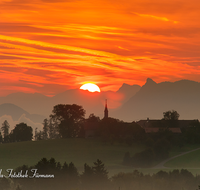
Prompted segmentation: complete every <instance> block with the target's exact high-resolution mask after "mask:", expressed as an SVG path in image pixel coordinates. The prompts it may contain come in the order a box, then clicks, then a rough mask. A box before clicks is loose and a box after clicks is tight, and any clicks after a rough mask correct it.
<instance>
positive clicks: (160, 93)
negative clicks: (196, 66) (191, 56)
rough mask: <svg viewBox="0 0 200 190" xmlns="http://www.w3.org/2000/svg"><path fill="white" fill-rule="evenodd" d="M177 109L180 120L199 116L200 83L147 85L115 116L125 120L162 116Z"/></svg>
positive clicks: (188, 81)
mask: <svg viewBox="0 0 200 190" xmlns="http://www.w3.org/2000/svg"><path fill="white" fill-rule="evenodd" d="M168 110H176V111H177V112H178V113H179V114H180V118H181V119H183V118H184V119H198V118H200V83H198V82H195V81H190V80H180V81H176V82H161V83H156V82H155V81H153V80H152V79H149V78H148V79H147V81H146V83H145V85H143V86H142V87H141V88H140V90H139V91H138V92H137V93H136V94H135V95H134V96H133V97H132V98H130V99H129V100H128V101H127V102H126V103H125V104H124V105H123V106H122V107H121V109H120V110H119V111H118V112H115V113H114V116H115V117H117V118H119V119H123V120H125V121H133V120H140V119H146V118H147V117H148V118H152V119H161V118H162V117H163V112H165V111H168Z"/></svg>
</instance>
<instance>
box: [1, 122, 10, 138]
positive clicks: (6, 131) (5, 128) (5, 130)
mask: <svg viewBox="0 0 200 190" xmlns="http://www.w3.org/2000/svg"><path fill="white" fill-rule="evenodd" d="M9 128H10V125H9V123H8V121H7V120H5V121H4V122H3V123H2V127H1V130H2V132H3V138H4V139H5V137H6V136H8V135H9Z"/></svg>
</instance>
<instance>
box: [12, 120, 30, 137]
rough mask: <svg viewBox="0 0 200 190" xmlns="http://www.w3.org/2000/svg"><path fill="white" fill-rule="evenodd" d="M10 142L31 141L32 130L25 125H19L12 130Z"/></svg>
mask: <svg viewBox="0 0 200 190" xmlns="http://www.w3.org/2000/svg"><path fill="white" fill-rule="evenodd" d="M11 135H12V140H14V141H31V140H32V138H33V129H32V127H30V126H27V124H25V123H20V124H17V125H16V126H15V128H14V129H13V130H12V134H11Z"/></svg>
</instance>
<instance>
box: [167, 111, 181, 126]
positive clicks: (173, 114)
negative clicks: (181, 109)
mask: <svg viewBox="0 0 200 190" xmlns="http://www.w3.org/2000/svg"><path fill="white" fill-rule="evenodd" d="M179 117H180V115H179V113H178V112H177V111H174V110H172V111H167V112H163V120H165V121H166V125H167V127H168V128H169V127H178V119H179Z"/></svg>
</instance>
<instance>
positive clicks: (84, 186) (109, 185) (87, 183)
mask: <svg viewBox="0 0 200 190" xmlns="http://www.w3.org/2000/svg"><path fill="white" fill-rule="evenodd" d="M36 168H37V175H35V171H36ZM12 174H13V176H10V177H9V178H5V177H4V178H1V179H0V189H1V190H55V189H59V190H144V189H145V190H169V189H170V190H179V189H180V190H182V189H184V190H196V189H197V188H198V185H199V184H200V175H196V176H194V175H193V174H192V173H190V172H189V171H188V170H186V169H181V170H173V171H170V172H165V171H159V172H157V173H155V174H152V175H150V174H146V175H144V174H143V173H141V172H139V171H138V170H134V171H133V172H131V173H118V174H116V175H114V176H112V177H111V178H108V171H107V170H106V168H105V166H104V164H103V163H102V161H101V160H98V159H97V161H96V162H94V165H93V166H89V165H87V164H85V165H84V171H83V172H82V173H79V172H78V171H77V168H76V167H75V166H74V164H73V163H72V162H71V163H69V164H68V163H66V162H65V163H64V164H61V163H60V162H56V161H55V159H54V158H51V159H50V160H48V159H46V158H43V159H41V160H40V161H39V162H38V163H37V164H36V165H34V166H31V167H28V166H26V165H23V166H21V167H18V168H17V169H16V170H15V174H14V171H13V172H12ZM25 174H27V175H25ZM9 175H10V174H9V173H8V174H6V176H9ZM17 175H18V176H21V177H18V178H17V177H16V176H17ZM44 175H45V176H49V178H44Z"/></svg>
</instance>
